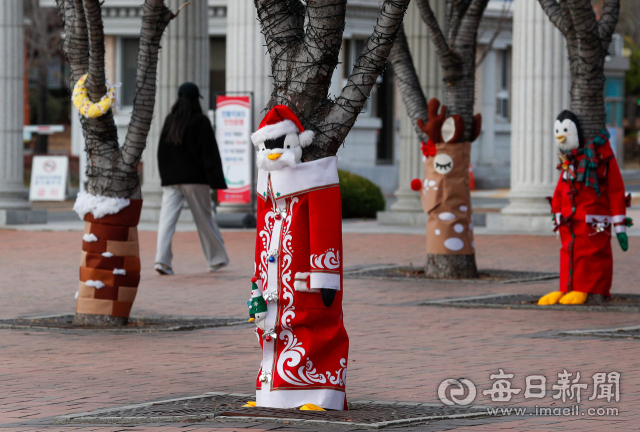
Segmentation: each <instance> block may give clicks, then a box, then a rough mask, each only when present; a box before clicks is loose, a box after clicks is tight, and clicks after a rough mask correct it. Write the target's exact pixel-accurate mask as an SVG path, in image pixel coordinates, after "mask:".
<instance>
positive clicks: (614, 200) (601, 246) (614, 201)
mask: <svg viewBox="0 0 640 432" xmlns="http://www.w3.org/2000/svg"><path fill="white" fill-rule="evenodd" d="M554 134H555V139H556V142H557V144H558V147H559V150H560V152H559V158H560V163H559V164H558V169H559V170H560V172H561V175H560V179H559V180H558V185H557V186H556V189H555V192H554V195H553V198H551V199H550V201H551V207H552V212H553V218H554V221H555V225H556V228H555V230H556V231H559V234H560V239H561V241H562V248H561V250H560V289H559V291H554V292H551V293H549V294H547V295H545V296H543V297H541V298H540V300H539V301H538V304H540V305H552V304H556V303H561V304H582V303H585V302H586V301H587V298H588V296H589V295H592V296H593V295H597V296H600V297H602V298H604V297H609V295H610V290H611V280H612V276H613V256H612V253H611V236H612V232H615V234H616V237H617V239H618V242H619V243H620V247H621V248H622V250H623V251H626V250H627V249H628V247H629V241H628V238H627V234H626V228H627V226H631V224H632V221H631V219H630V218H627V217H626V207H627V205H628V201H629V200H628V199H627V197H625V189H624V183H623V181H622V175H621V173H620V168H619V167H618V163H617V162H616V159H615V156H614V154H613V150H612V149H611V145H610V144H609V132H608V131H607V129H606V128H605V129H602V130H601V131H600V133H599V134H598V135H597V136H596V137H595V138H593V139H590V140H588V141H585V140H584V138H583V135H582V129H581V127H580V122H579V121H578V118H577V117H576V115H575V114H573V113H572V112H571V111H566V110H565V111H563V112H562V113H560V115H559V116H558V118H557V119H556V121H555V126H554Z"/></svg>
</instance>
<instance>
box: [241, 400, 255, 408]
mask: <svg viewBox="0 0 640 432" xmlns="http://www.w3.org/2000/svg"><path fill="white" fill-rule="evenodd" d="M255 406H256V403H255V402H254V401H249V402H247V403H246V404H244V405H242V408H253V407H255Z"/></svg>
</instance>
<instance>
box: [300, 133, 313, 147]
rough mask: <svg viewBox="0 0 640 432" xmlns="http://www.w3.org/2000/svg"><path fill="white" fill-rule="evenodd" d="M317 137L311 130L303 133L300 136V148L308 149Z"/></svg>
mask: <svg viewBox="0 0 640 432" xmlns="http://www.w3.org/2000/svg"><path fill="white" fill-rule="evenodd" d="M315 135H316V134H315V133H314V132H313V131H311V130H306V131H304V132H302V133H301V134H300V136H299V138H300V146H301V147H302V148H305V147H307V146H308V145H309V144H311V142H313V137H314V136H315Z"/></svg>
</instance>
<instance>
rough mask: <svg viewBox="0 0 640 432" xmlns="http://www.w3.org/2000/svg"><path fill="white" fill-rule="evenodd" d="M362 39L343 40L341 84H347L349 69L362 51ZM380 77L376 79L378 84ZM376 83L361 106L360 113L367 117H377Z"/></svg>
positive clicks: (363, 41) (351, 68)
mask: <svg viewBox="0 0 640 432" xmlns="http://www.w3.org/2000/svg"><path fill="white" fill-rule="evenodd" d="M364 43H365V40H364V39H345V41H344V47H345V49H344V80H343V86H344V85H346V84H347V79H348V78H349V75H351V71H353V65H354V64H355V63H356V60H357V59H358V56H360V53H361V52H362V48H364ZM380 82H381V81H380V79H378V84H380ZM376 87H377V85H375V86H373V89H372V90H371V95H370V96H369V99H367V101H366V102H365V103H364V106H363V107H362V112H361V114H360V115H363V116H368V117H377V114H378V109H377V108H378V107H377V99H378V98H377V97H376V91H377V89H376Z"/></svg>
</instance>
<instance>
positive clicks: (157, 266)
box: [153, 262, 173, 275]
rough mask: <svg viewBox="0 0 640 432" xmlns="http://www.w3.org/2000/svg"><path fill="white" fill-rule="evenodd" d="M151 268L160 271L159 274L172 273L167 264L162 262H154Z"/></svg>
mask: <svg viewBox="0 0 640 432" xmlns="http://www.w3.org/2000/svg"><path fill="white" fill-rule="evenodd" d="M153 269H154V270H155V271H157V272H158V273H160V274H161V275H172V274H173V270H172V269H171V267H169V266H168V265H164V264H162V263H159V262H158V263H155V264H154V266H153Z"/></svg>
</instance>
